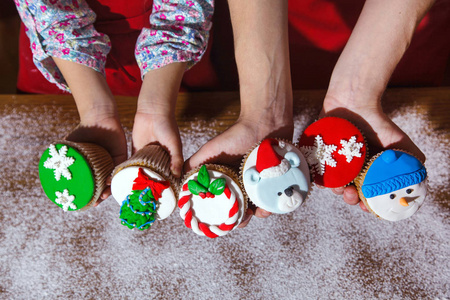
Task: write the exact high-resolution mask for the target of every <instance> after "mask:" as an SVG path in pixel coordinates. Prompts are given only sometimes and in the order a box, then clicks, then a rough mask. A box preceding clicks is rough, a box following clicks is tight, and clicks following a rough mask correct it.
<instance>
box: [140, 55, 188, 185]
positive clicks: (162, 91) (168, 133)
mask: <svg viewBox="0 0 450 300" xmlns="http://www.w3.org/2000/svg"><path fill="white" fill-rule="evenodd" d="M186 66H187V63H186V62H177V63H172V64H169V65H166V66H164V67H162V68H160V69H156V70H151V71H148V72H147V73H146V74H145V76H144V81H143V83H142V87H141V91H140V93H139V98H138V107H137V112H136V115H135V117H134V125H133V152H135V151H137V150H139V149H141V148H143V147H144V146H146V145H148V144H150V143H158V144H160V145H161V146H162V147H164V148H165V149H166V150H167V151H168V152H169V154H170V170H171V172H172V174H173V175H174V176H175V177H180V176H181V170H182V168H183V162H184V160H183V152H182V149H181V138H180V131H179V129H178V125H177V122H176V119H175V106H176V103H177V95H178V90H179V89H180V84H181V79H182V77H183V74H184V71H185V70H186Z"/></svg>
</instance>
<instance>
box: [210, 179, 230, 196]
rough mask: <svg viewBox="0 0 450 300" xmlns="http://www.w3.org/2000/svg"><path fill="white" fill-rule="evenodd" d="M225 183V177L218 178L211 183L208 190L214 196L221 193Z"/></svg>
mask: <svg viewBox="0 0 450 300" xmlns="http://www.w3.org/2000/svg"><path fill="white" fill-rule="evenodd" d="M226 183H227V181H226V180H225V178H218V179H216V180H214V181H213V182H212V183H211V185H210V186H209V189H208V190H209V191H210V192H211V193H212V194H214V195H216V196H218V195H221V194H222V193H223V191H224V190H225V185H226Z"/></svg>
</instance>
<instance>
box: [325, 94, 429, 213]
mask: <svg viewBox="0 0 450 300" xmlns="http://www.w3.org/2000/svg"><path fill="white" fill-rule="evenodd" d="M343 99H345V97H339V96H331V95H327V96H326V98H325V101H324V105H323V109H322V113H321V116H325V115H326V116H336V117H342V118H345V119H347V120H349V121H351V122H352V123H353V124H355V125H356V126H357V127H358V128H359V129H360V130H361V131H362V132H363V134H364V135H365V137H366V140H367V142H368V144H369V151H370V156H373V155H375V154H377V153H379V152H381V151H383V150H384V149H387V148H390V149H402V150H405V151H407V152H409V153H411V154H413V155H415V156H416V157H417V158H418V159H419V160H420V161H422V162H424V161H425V155H424V154H423V153H422V151H420V149H419V148H418V147H417V146H416V145H415V144H414V143H413V141H411V139H410V138H409V137H408V135H407V134H406V133H404V132H403V131H402V130H401V129H400V128H399V127H398V126H397V125H395V124H394V122H392V120H391V119H389V118H388V117H387V116H386V114H384V112H383V111H382V109H381V107H380V105H374V106H371V105H368V103H379V102H380V101H367V102H365V104H364V105H360V106H358V105H352V104H350V103H351V101H348V100H343ZM332 191H333V193H335V194H337V195H343V197H344V201H345V202H346V203H348V204H350V205H356V204H359V205H360V207H361V209H362V210H364V211H368V210H367V208H366V207H365V205H364V203H363V202H362V201H360V199H359V196H358V192H357V190H356V187H355V186H354V185H349V186H346V187H341V188H335V189H332Z"/></svg>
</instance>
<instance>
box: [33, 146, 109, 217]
mask: <svg viewBox="0 0 450 300" xmlns="http://www.w3.org/2000/svg"><path fill="white" fill-rule="evenodd" d="M113 169H114V163H113V160H112V158H111V156H110V155H109V153H108V152H107V151H106V150H105V149H104V148H102V147H100V146H98V145H95V144H91V143H74V142H69V141H60V142H57V143H55V144H51V145H50V147H48V148H47V149H46V150H45V151H44V153H43V154H42V156H41V159H40V161H39V179H40V181H41V185H42V188H43V190H44V192H45V194H46V195H47V197H48V198H49V199H50V200H51V201H53V202H54V203H55V204H56V205H58V206H59V207H61V208H62V209H63V210H64V211H74V210H80V209H86V208H88V207H90V206H91V205H92V204H93V203H94V202H95V201H96V200H97V199H98V198H99V197H100V194H101V193H102V191H103V190H104V188H105V187H106V178H107V177H108V176H109V174H111V171H112V170H113Z"/></svg>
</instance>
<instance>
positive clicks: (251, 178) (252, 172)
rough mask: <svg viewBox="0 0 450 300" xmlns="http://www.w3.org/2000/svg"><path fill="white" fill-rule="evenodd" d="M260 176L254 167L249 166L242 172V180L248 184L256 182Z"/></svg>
mask: <svg viewBox="0 0 450 300" xmlns="http://www.w3.org/2000/svg"><path fill="white" fill-rule="evenodd" d="M260 179H261V176H259V172H258V171H256V168H255V167H251V168H250V169H248V170H247V171H245V172H244V180H245V181H248V182H249V183H250V184H253V185H254V184H257V183H258V182H259V180H260Z"/></svg>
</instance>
